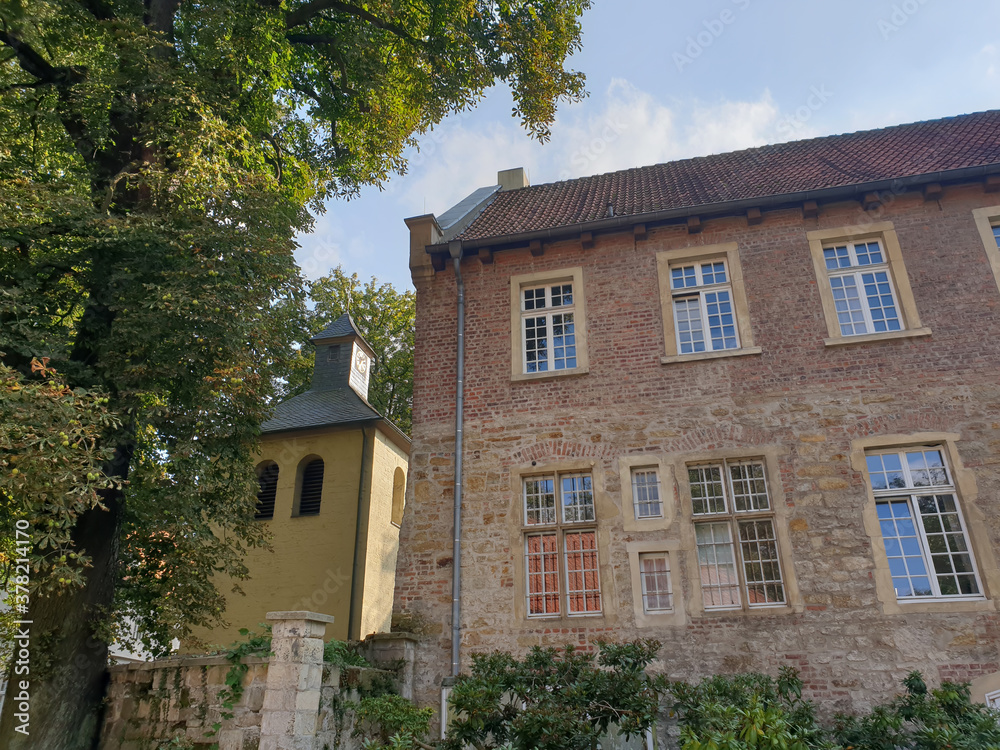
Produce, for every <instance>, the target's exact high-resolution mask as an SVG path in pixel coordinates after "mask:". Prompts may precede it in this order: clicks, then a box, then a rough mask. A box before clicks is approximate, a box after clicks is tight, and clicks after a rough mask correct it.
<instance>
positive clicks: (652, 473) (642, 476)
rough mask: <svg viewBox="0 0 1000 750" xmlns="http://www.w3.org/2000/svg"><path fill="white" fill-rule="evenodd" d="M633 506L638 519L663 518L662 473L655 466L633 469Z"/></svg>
mask: <svg viewBox="0 0 1000 750" xmlns="http://www.w3.org/2000/svg"><path fill="white" fill-rule="evenodd" d="M632 507H633V509H634V510H635V518H636V520H641V519H646V518H663V501H662V499H661V497H660V474H659V472H658V471H657V470H656V467H655V466H641V467H636V468H634V469H632Z"/></svg>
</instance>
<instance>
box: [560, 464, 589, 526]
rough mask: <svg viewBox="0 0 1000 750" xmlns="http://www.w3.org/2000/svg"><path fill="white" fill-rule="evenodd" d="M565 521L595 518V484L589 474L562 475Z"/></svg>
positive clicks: (571, 521) (573, 521)
mask: <svg viewBox="0 0 1000 750" xmlns="http://www.w3.org/2000/svg"><path fill="white" fill-rule="evenodd" d="M561 489H562V509H563V522H564V523H577V522H578V521H593V520H594V485H593V480H592V479H591V477H590V475H589V474H578V475H574V476H565V477H562V482H561Z"/></svg>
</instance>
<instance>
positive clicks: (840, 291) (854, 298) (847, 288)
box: [830, 276, 868, 336]
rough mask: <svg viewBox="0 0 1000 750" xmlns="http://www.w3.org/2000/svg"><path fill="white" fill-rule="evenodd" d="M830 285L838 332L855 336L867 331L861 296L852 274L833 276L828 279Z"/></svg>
mask: <svg viewBox="0 0 1000 750" xmlns="http://www.w3.org/2000/svg"><path fill="white" fill-rule="evenodd" d="M830 287H831V288H832V289H833V304H834V307H835V308H836V310H837V322H838V323H840V334H841V335H842V336H856V335H858V334H861V333H868V329H867V327H866V326H865V314H864V311H863V309H862V306H861V296H860V294H859V293H858V286H857V281H856V280H855V278H854V276H834V277H833V278H831V279H830Z"/></svg>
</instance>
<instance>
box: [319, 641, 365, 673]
mask: <svg viewBox="0 0 1000 750" xmlns="http://www.w3.org/2000/svg"><path fill="white" fill-rule="evenodd" d="M323 661H325V662H326V663H327V664H330V665H332V666H334V667H371V664H369V663H368V660H367V659H365V657H363V656H362V655H361V654H360V653H359V652H358V643H357V642H356V641H337V640H333V641H327V642H326V643H324V644H323Z"/></svg>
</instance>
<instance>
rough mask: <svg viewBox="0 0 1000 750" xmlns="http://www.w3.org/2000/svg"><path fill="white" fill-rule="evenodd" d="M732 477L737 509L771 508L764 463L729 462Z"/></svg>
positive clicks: (734, 502) (734, 503) (734, 501)
mask: <svg viewBox="0 0 1000 750" xmlns="http://www.w3.org/2000/svg"><path fill="white" fill-rule="evenodd" d="M729 476H730V478H731V479H732V488H733V505H734V506H735V507H736V510H737V511H747V510H770V508H771V501H770V500H769V499H768V497H767V483H766V482H765V481H764V464H762V463H760V462H759V461H753V462H747V463H738V464H729Z"/></svg>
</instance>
